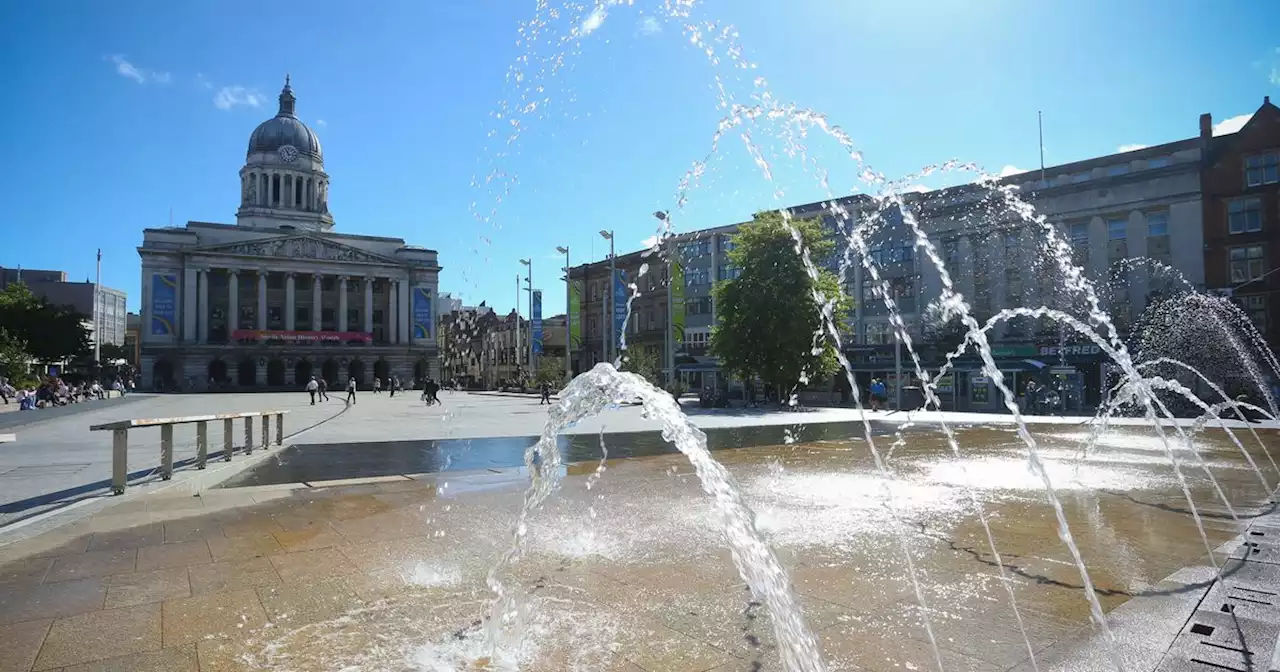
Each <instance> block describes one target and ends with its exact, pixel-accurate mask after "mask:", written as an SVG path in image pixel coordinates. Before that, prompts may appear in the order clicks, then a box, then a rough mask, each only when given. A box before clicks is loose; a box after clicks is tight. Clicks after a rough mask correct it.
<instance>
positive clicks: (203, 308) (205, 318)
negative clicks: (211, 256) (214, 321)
mask: <svg viewBox="0 0 1280 672" xmlns="http://www.w3.org/2000/svg"><path fill="white" fill-rule="evenodd" d="M199 275H200V278H199V288H200V298H199V299H198V306H199V307H198V311H199V318H198V319H199V323H200V343H201V344H204V343H208V342H209V269H207V268H202V269H200V271H199Z"/></svg>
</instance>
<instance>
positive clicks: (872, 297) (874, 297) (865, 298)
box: [862, 280, 880, 306]
mask: <svg viewBox="0 0 1280 672" xmlns="http://www.w3.org/2000/svg"><path fill="white" fill-rule="evenodd" d="M879 286H880V285H879V284H878V283H875V282H872V281H871V280H867V281H866V282H863V283H862V305H864V306H870V305H874V304H875V303H876V302H878V301H879V300H880V295H879V294H878V293H876V288H877V287H879Z"/></svg>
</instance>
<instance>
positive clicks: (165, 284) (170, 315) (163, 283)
mask: <svg viewBox="0 0 1280 672" xmlns="http://www.w3.org/2000/svg"><path fill="white" fill-rule="evenodd" d="M177 321H178V276H177V275H176V274H171V273H155V274H153V275H152V276H151V335H152V336H172V335H174V334H176V333H178V331H177V329H176V328H175V327H176V323H177Z"/></svg>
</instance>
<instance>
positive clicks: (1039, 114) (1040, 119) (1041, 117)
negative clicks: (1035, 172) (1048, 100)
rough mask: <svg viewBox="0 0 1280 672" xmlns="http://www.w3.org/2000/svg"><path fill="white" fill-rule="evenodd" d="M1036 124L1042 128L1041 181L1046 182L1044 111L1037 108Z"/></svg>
mask: <svg viewBox="0 0 1280 672" xmlns="http://www.w3.org/2000/svg"><path fill="white" fill-rule="evenodd" d="M1036 125H1037V126H1039V128H1040V182H1042V183H1043V182H1044V112H1042V111H1040V110H1036Z"/></svg>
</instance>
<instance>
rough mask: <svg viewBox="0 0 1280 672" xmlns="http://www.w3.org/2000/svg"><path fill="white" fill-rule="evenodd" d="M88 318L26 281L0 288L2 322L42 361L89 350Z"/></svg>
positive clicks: (85, 352)
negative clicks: (37, 292) (51, 300)
mask: <svg viewBox="0 0 1280 672" xmlns="http://www.w3.org/2000/svg"><path fill="white" fill-rule="evenodd" d="M88 319H89V318H88V317H87V316H85V315H83V314H81V313H78V312H76V311H74V310H71V309H70V308H68V307H65V306H55V305H53V304H51V303H49V302H48V301H47V300H45V299H43V298H40V297H37V296H36V295H35V294H33V293H32V292H31V289H30V288H28V287H27V286H26V285H25V284H23V283H20V282H18V283H14V284H11V285H9V286H8V287H7V288H6V289H5V290H4V291H3V292H0V324H3V325H5V328H6V329H7V330H8V331H9V333H10V334H11V336H12V337H13V338H17V339H18V340H20V341H25V342H26V343H27V348H28V350H30V352H31V356H32V357H33V358H35V359H37V360H39V361H42V362H60V361H63V360H67V359H76V358H79V357H83V356H85V355H87V354H89V353H90V352H91V350H92V348H91V347H90V344H89V328H88V327H87V326H86V325H85V322H86V321H87V320H88Z"/></svg>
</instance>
